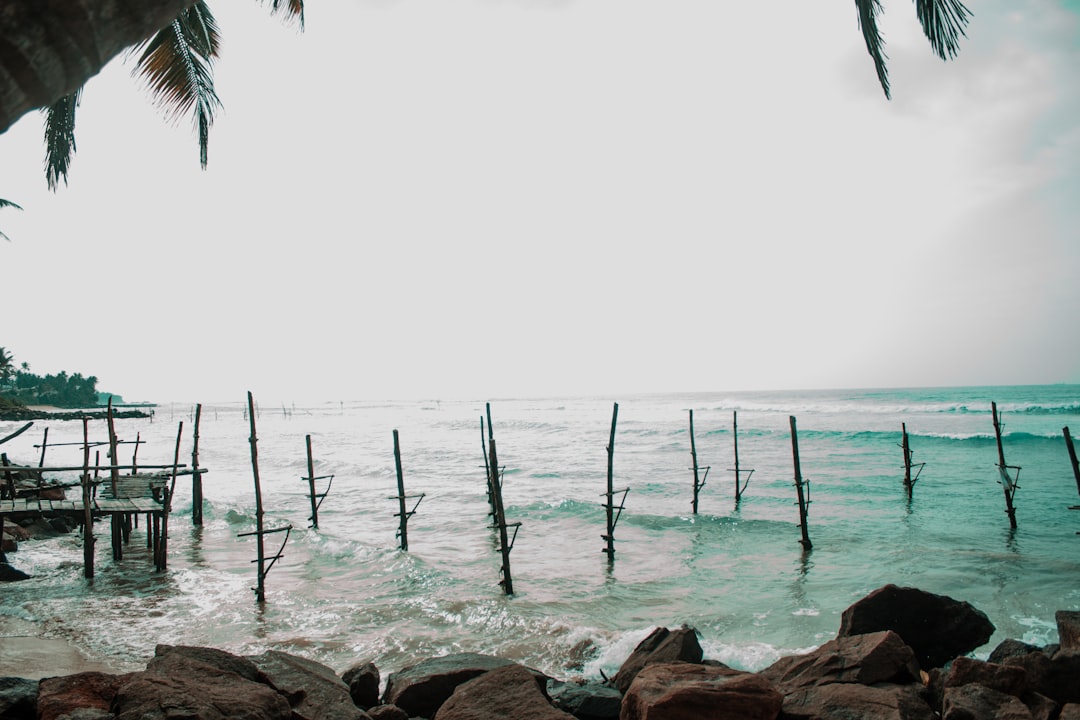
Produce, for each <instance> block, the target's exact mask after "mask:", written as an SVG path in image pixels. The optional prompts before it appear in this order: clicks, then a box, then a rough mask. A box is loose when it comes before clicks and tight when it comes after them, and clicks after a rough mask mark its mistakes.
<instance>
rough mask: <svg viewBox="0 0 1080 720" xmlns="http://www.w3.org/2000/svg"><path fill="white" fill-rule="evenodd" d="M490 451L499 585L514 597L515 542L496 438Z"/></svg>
mask: <svg viewBox="0 0 1080 720" xmlns="http://www.w3.org/2000/svg"><path fill="white" fill-rule="evenodd" d="M488 427H489V429H490V427H491V422H490V421H488ZM488 451H489V452H490V453H491V474H492V478H491V483H492V486H493V489H494V491H495V525H496V526H497V527H498V529H499V553H500V554H501V555H502V568H501V571H502V580H500V581H499V585H501V586H502V589H503V593H505V594H506V595H513V594H514V579H513V577H512V576H511V574H510V550H511V549H512V548H513V542H512V541H511V540H510V537H509V533H508V531H507V528H508V526H507V523H506V509H505V506H504V505H503V496H502V480H501V478H500V477H499V475H500V473H499V454H498V452H496V450H495V438H494V437H488ZM520 525H521V523H516V524H515V527H514V537H515V538H516V537H517V528H518V527H519V526H520Z"/></svg>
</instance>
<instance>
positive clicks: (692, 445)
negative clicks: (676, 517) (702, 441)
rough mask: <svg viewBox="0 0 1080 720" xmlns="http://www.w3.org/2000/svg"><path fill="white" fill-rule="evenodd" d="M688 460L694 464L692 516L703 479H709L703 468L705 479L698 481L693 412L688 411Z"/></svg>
mask: <svg viewBox="0 0 1080 720" xmlns="http://www.w3.org/2000/svg"><path fill="white" fill-rule="evenodd" d="M690 459H691V460H692V461H693V464H694V468H693V469H694V500H693V502H692V503H691V504H692V505H693V508H694V514H695V515H697V514H698V493H700V492H701V488H703V487H705V478H707V477H709V468H708V467H706V468H705V477H702V478H700V479H699V474H698V461H697V442H696V441H695V439H694V411H693V410H691V411H690Z"/></svg>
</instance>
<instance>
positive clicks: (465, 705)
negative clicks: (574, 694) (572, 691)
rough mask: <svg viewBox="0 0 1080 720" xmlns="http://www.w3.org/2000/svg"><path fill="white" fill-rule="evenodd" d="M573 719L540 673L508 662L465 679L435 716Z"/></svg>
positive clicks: (454, 719)
mask: <svg viewBox="0 0 1080 720" xmlns="http://www.w3.org/2000/svg"><path fill="white" fill-rule="evenodd" d="M506 718H514V720H573V718H574V716H573V715H569V714H567V713H564V712H563V711H562V710H558V709H556V708H554V707H552V705H551V703H550V702H548V699H547V697H546V696H545V695H544V692H543V691H542V690H541V686H540V683H539V681H538V680H537V677H536V675H535V674H533V672H532V671H531V670H529V669H528V668H525V667H523V666H521V665H507V666H505V667H501V668H498V669H495V670H491V671H490V672H487V673H484V674H483V675H480V676H479V677H477V678H475V679H473V680H470V681H468V682H466V683H462V684H461V685H459V686H458V687H457V689H455V690H454V693H453V695H451V696H450V698H449V699H448V700H447V701H446V702H445V703H443V704H442V707H440V708H439V711H438V712H437V713H436V714H435V720H505V719H506Z"/></svg>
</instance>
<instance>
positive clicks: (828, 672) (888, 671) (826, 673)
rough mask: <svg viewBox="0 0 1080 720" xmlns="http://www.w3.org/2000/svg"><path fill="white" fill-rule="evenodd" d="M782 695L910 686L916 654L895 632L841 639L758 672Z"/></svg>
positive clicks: (916, 673) (915, 678)
mask: <svg viewBox="0 0 1080 720" xmlns="http://www.w3.org/2000/svg"><path fill="white" fill-rule="evenodd" d="M761 675H763V676H764V677H766V678H768V679H769V680H770V681H771V682H772V683H773V684H774V685H776V687H777V688H779V689H780V691H781V692H783V693H785V694H787V693H788V692H789V691H792V690H795V689H798V688H805V687H811V686H815V685H828V684H831V683H859V684H862V685H871V684H873V683H880V682H891V683H912V682H917V681H919V679H920V674H919V665H918V663H917V662H915V654H914V652H913V651H912V650H911V648H909V647H908V646H907V645H905V644H904V641H903V640H901V639H900V636H899V635H897V634H896V633H894V632H890V631H886V632H876V633H869V634H867V635H855V636H852V637H840V638H837V639H835V640H830V641H829V642H827V643H825V644H824V645H822V646H821V647H819V648H818V649H817V650H814V651H813V652H810V653H807V654H805V655H792V656H788V657H783V658H780V659H779V660H777V661H776V662H775V663H773V664H772V665H770V666H769V667H767V668H765V669H764V670H762V671H761Z"/></svg>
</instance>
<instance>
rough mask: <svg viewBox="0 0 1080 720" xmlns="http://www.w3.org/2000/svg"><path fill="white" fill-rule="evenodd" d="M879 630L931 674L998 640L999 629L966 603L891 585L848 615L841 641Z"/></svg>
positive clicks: (845, 614) (842, 623)
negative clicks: (896, 639) (899, 643)
mask: <svg viewBox="0 0 1080 720" xmlns="http://www.w3.org/2000/svg"><path fill="white" fill-rule="evenodd" d="M879 630H892V631H893V632H895V633H897V634H898V635H899V636H900V637H901V638H903V640H904V642H905V643H906V644H907V645H909V646H910V647H911V649H912V650H914V651H915V657H916V659H917V660H918V661H919V665H921V666H922V667H923V668H924V669H927V670H928V669H930V668H935V667H943V666H944V665H945V664H946V663H947V662H949V661H950V660H952V659H953V658H955V657H957V656H959V655H966V654H967V653H969V652H971V651H972V650H974V649H976V648H978V647H980V646H981V645H983V644H985V643H986V642H987V641H988V640H989V639H990V636H991V635H993V634H994V625H993V623H991V622H990V620H989V619H988V618H987V617H986V615H985V614H983V613H982V612H980V611H979V610H976V609H975V608H974V607H972V606H971V605H970V604H968V603H966V602H960V601H958V600H954V599H952V598H950V597H947V596H945V595H935V594H933V593H928V592H925V591H923V590H919V589H917V588H905V587H898V586H896V585H885V586H884V587H881V588H878V589H877V590H875V591H874V592H872V593H870V594H869V595H867V596H866V597H864V598H863V599H862V600H859V601H857V602H856V603H854V604H853V605H851V606H850V607H849V608H847V609H846V610H844V612H843V614H842V615H841V616H840V631H839V633H838V637H847V636H850V635H862V634H865V633H872V632H877V631H879Z"/></svg>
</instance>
